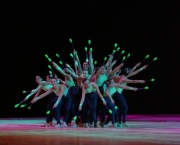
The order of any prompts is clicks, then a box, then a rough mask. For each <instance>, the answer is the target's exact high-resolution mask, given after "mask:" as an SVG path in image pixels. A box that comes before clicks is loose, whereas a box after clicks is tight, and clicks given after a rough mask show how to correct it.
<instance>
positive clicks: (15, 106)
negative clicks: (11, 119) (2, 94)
mask: <svg viewBox="0 0 180 145" xmlns="http://www.w3.org/2000/svg"><path fill="white" fill-rule="evenodd" d="M24 101H25V100H23V101H21V102H20V103H18V104H16V105H14V108H17V107H18V106H19V105H21V104H22V103H23V102H24Z"/></svg>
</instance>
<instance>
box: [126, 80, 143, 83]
mask: <svg viewBox="0 0 180 145" xmlns="http://www.w3.org/2000/svg"><path fill="white" fill-rule="evenodd" d="M124 82H126V83H144V82H145V81H144V80H130V79H124Z"/></svg>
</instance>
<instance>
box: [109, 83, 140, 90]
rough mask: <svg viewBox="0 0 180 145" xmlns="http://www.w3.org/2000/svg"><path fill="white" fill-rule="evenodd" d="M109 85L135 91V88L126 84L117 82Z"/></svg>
mask: <svg viewBox="0 0 180 145" xmlns="http://www.w3.org/2000/svg"><path fill="white" fill-rule="evenodd" d="M109 86H110V87H116V88H122V89H124V90H131V91H137V88H134V87H128V86H122V85H120V84H118V83H114V84H110V85H109Z"/></svg>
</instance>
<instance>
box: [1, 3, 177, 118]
mask: <svg viewBox="0 0 180 145" xmlns="http://www.w3.org/2000/svg"><path fill="white" fill-rule="evenodd" d="M1 20H2V22H1V24H3V26H1V29H2V30H3V33H1V34H2V36H3V37H2V38H3V39H2V44H3V45H1V46H2V47H1V55H2V57H1V101H0V106H1V107H0V109H1V111H0V117H36V116H45V107H46V104H47V101H48V97H47V98H45V99H43V100H41V101H39V102H38V103H36V104H34V105H33V107H32V109H31V110H28V109H27V108H24V109H20V108H17V109H15V108H14V105H15V104H16V103H18V102H20V101H21V100H23V99H24V97H25V94H22V90H31V89H34V88H36V87H37V84H36V82H35V76H36V75H40V76H42V77H43V79H45V76H46V75H47V73H48V68H47V65H48V64H49V63H48V61H47V59H46V58H45V57H44V54H48V55H49V56H50V57H51V58H52V59H53V60H54V61H58V59H57V58H56V57H55V53H58V54H60V56H61V57H62V58H63V59H64V60H65V61H66V62H68V63H69V64H71V65H73V60H72V58H71V57H70V56H69V53H71V52H72V50H73V49H72V47H71V45H70V43H69V41H68V39H69V38H72V39H73V42H74V46H75V48H76V49H77V51H78V54H79V57H80V60H81V62H83V61H84V60H85V51H84V47H85V46H88V45H87V40H88V39H90V40H91V41H92V45H91V46H92V48H93V57H94V60H97V61H98V65H102V63H103V58H104V57H105V56H107V55H108V54H110V53H111V52H112V50H113V45H114V43H118V45H119V46H120V47H121V50H122V49H124V50H125V51H126V53H125V54H126V55H127V53H131V57H130V58H129V59H128V60H127V62H126V63H125V66H124V67H130V68H132V67H133V66H134V65H135V64H136V63H138V62H140V61H141V60H142V59H143V58H144V57H145V55H147V54H149V55H150V58H149V59H147V60H146V61H144V63H143V65H144V64H147V63H148V62H150V61H151V60H152V59H153V58H154V57H156V56H157V57H158V60H157V61H156V62H153V63H152V64H151V65H150V66H148V67H147V69H145V70H144V71H142V72H141V73H139V74H138V75H136V76H134V77H132V79H151V78H155V79H156V81H155V82H152V83H151V82H148V83H147V84H130V86H137V87H143V86H146V85H147V86H149V88H150V89H149V90H147V91H145V90H142V91H138V92H133V91H124V95H125V98H126V100H127V102H128V105H129V114H179V112H180V107H179V104H180V96H179V93H178V92H179V89H180V86H179V81H180V79H179V62H180V60H179V53H178V49H179V38H180V37H179V34H180V28H179V26H180V25H179V8H178V4H177V3H172V2H170V1H151V0H146V1H143V0H141V1H131V2H130V1H122V0H119V1H113V2H112V1H107V0H91V1H86V0H84V1H78V0H74V1H68V0H67V1H51V2H49V3H48V2H44V1H42V2H33V1H23V2H20V1H18V2H17V1H16V2H13V3H7V4H5V3H4V5H3V13H2V19H1ZM115 58H117V55H116V56H115ZM120 62H121V61H120V59H119V60H118V64H119V63H120ZM57 74H58V73H57ZM59 77H60V78H61V79H64V78H63V77H62V76H61V75H60V74H59Z"/></svg>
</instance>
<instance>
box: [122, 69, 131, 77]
mask: <svg viewBox="0 0 180 145" xmlns="http://www.w3.org/2000/svg"><path fill="white" fill-rule="evenodd" d="M130 72H131V69H130V68H125V69H123V75H125V76H127V75H128V74H129V73H130Z"/></svg>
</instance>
